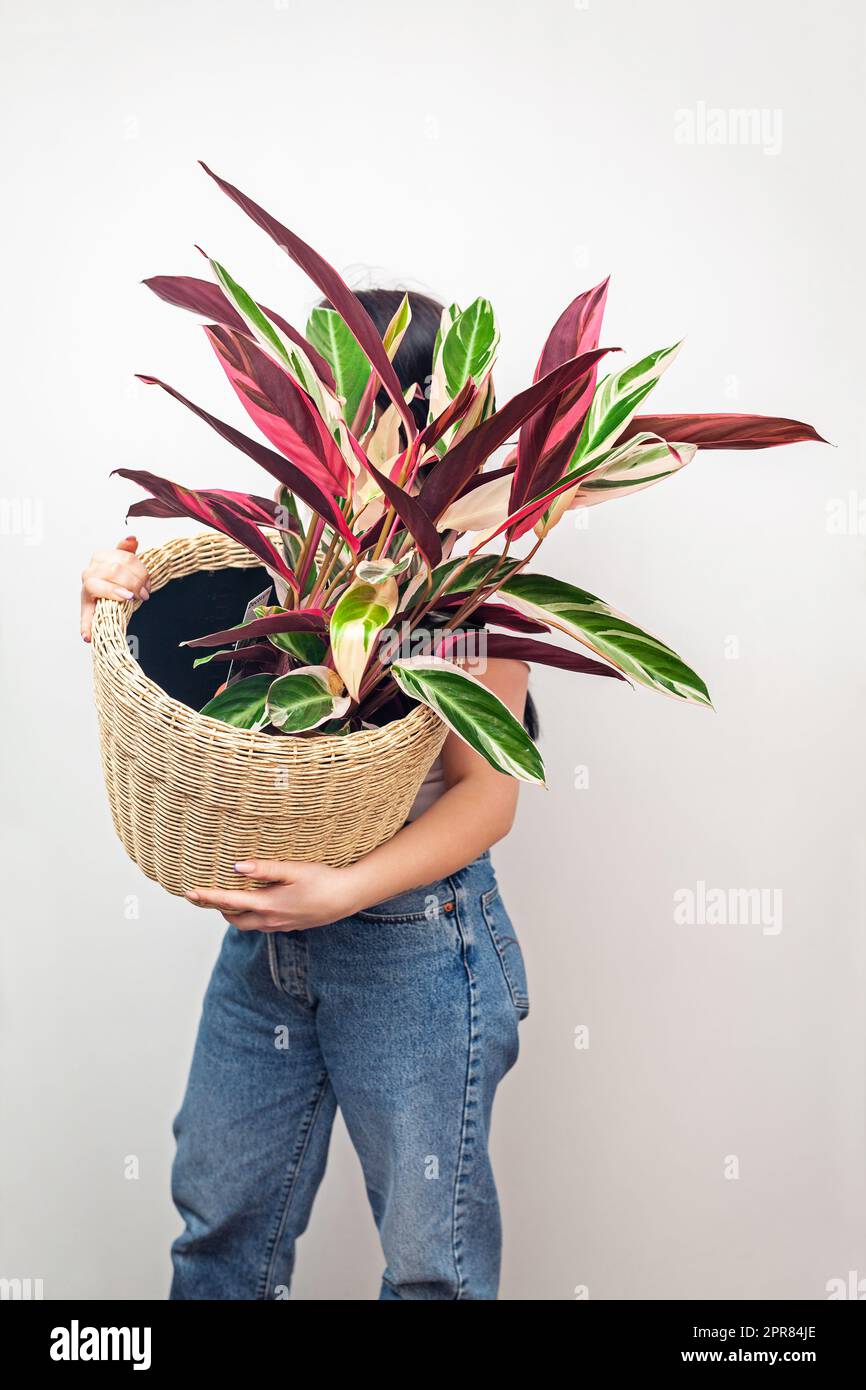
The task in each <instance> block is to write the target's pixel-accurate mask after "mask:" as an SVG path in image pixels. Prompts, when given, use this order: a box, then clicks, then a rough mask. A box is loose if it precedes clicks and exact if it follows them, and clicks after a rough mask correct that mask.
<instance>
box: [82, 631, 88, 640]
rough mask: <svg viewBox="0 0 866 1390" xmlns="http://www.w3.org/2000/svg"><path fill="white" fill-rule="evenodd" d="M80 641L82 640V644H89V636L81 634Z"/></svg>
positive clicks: (84, 633)
mask: <svg viewBox="0 0 866 1390" xmlns="http://www.w3.org/2000/svg"><path fill="white" fill-rule="evenodd" d="M81 640H82V642H89V641H90V634H89V633H87V632H82V634H81Z"/></svg>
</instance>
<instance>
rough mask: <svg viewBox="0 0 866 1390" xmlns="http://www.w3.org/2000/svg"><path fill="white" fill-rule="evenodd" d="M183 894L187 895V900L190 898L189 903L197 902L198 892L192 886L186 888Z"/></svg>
mask: <svg viewBox="0 0 866 1390" xmlns="http://www.w3.org/2000/svg"><path fill="white" fill-rule="evenodd" d="M184 896H185V897H187V898H189V900H190V902H191V903H197V902H198V893H197V892H196V891H195V889H194V888H190V889H188V890H187V892H186V893H185V894H184Z"/></svg>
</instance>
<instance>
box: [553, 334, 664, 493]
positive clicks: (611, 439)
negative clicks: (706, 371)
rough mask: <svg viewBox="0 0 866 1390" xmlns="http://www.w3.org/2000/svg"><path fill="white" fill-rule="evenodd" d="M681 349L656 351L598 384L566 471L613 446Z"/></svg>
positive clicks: (586, 462) (589, 460) (585, 462)
mask: <svg viewBox="0 0 866 1390" xmlns="http://www.w3.org/2000/svg"><path fill="white" fill-rule="evenodd" d="M681 346H682V344H681V343H675V344H674V346H673V347H669V348H659V350H658V351H657V352H651V353H650V354H649V356H648V357H643V358H641V360H640V362H634V363H633V364H632V365H631V366H630V367H625V368H624V369H623V370H622V371H621V372H612V373H611V374H610V376H606V377H605V378H604V379H603V380H602V381H600V382H599V384H598V386H597V387H596V389H595V392H594V394H593V397H592V401H591V403H590V407H589V410H588V411H587V413H586V419H585V421H584V423H583V429H582V430H581V432H580V438H579V439H578V441H577V445H576V447H575V450H574V453H573V455H572V457H571V460H570V461H569V466H568V468H567V469H565V470H564V472H569V471H570V470H571V469H572V468H574V467H576V466H577V465H578V464H581V465H583V464H588V463H590V462H591V461H592V460H593V459H596V458H598V456H599V454H602V453H604V452H605V451H606V450H608V449H610V448H612V447H613V445H614V444H615V443H616V440H617V439H618V437H619V436H620V434H621V433H622V431H623V430H624V429H625V427H626V425H627V424H628V422H629V421H630V420H631V418H632V416H633V415H634V413H635V411H636V410H637V408H638V406H639V405H640V403H641V401H643V400H644V399H645V398H646V397H647V396H648V395H649V393H650V391H651V390H652V389H653V387H654V386H655V384H656V382H657V381H658V380H659V378H660V377H661V376H662V374H663V373H664V372H665V371H666V370H667V368H668V367H669V366H670V364H671V362H672V361H673V360H674V358H675V357H676V355H677V353H678V352H679V350H680V347H681Z"/></svg>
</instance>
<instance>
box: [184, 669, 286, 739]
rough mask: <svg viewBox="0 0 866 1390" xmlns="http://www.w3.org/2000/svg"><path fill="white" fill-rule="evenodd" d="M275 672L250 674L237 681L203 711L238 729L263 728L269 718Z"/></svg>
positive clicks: (212, 717)
mask: <svg viewBox="0 0 866 1390" xmlns="http://www.w3.org/2000/svg"><path fill="white" fill-rule="evenodd" d="M273 679H274V678H273V676H269V675H265V676H247V677H246V678H245V679H244V680H241V681H233V682H232V684H231V685H228V686H226V688H225V690H222V691H221V692H220V693H219V695H215V696H214V698H213V699H212V700H209V701H208V703H207V704H206V705H205V706H204V708H203V709H202V710H200V711H199V713H200V714H204V715H207V716H208V718H210V719H220V720H222V722H223V724H232V725H234V727H235V728H236V729H261V728H263V727H264V725H265V724H267V722H268V716H267V712H266V708H265V706H266V702H267V697H268V690H269V688H270V686H271V685H272V684H273Z"/></svg>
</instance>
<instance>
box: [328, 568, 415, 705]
mask: <svg viewBox="0 0 866 1390" xmlns="http://www.w3.org/2000/svg"><path fill="white" fill-rule="evenodd" d="M398 599H399V592H398V589H397V581H396V579H394V577H393V576H389V577H385V578H383V579H381V580H379V581H378V582H377V583H375V584H370V583H365V582H364V581H359V582H356V583H354V584H352V585H351V586H350V587H349V588H348V589H347V590H346V592H345V593H344V594H343V595H342V597H341V598H340V600H339V602H338V604H337V606H336V608H335V609H334V611H333V613H332V615H331V654H332V656H333V658H334V665H335V666H336V668H337V670H338V671H339V673H340V675H341V676H342V678H343V681H344V683H345V686H346V689H347V690H348V692H349V694H350V695H351V697H352V699H353V700H357V699H358V696H359V693H360V687H361V680H362V678H363V675H364V672H365V670H366V669H367V662H368V661H369V659H370V653H371V652H372V650H373V646H374V643H375V642H376V639H377V638H378V636H379V633H380V632H381V631H382V629H383V627H385V626H386V625H387V624H388V623H389V622H390V621H391V619H392V617H393V616H394V613H395V611H396V608H397V602H398Z"/></svg>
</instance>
